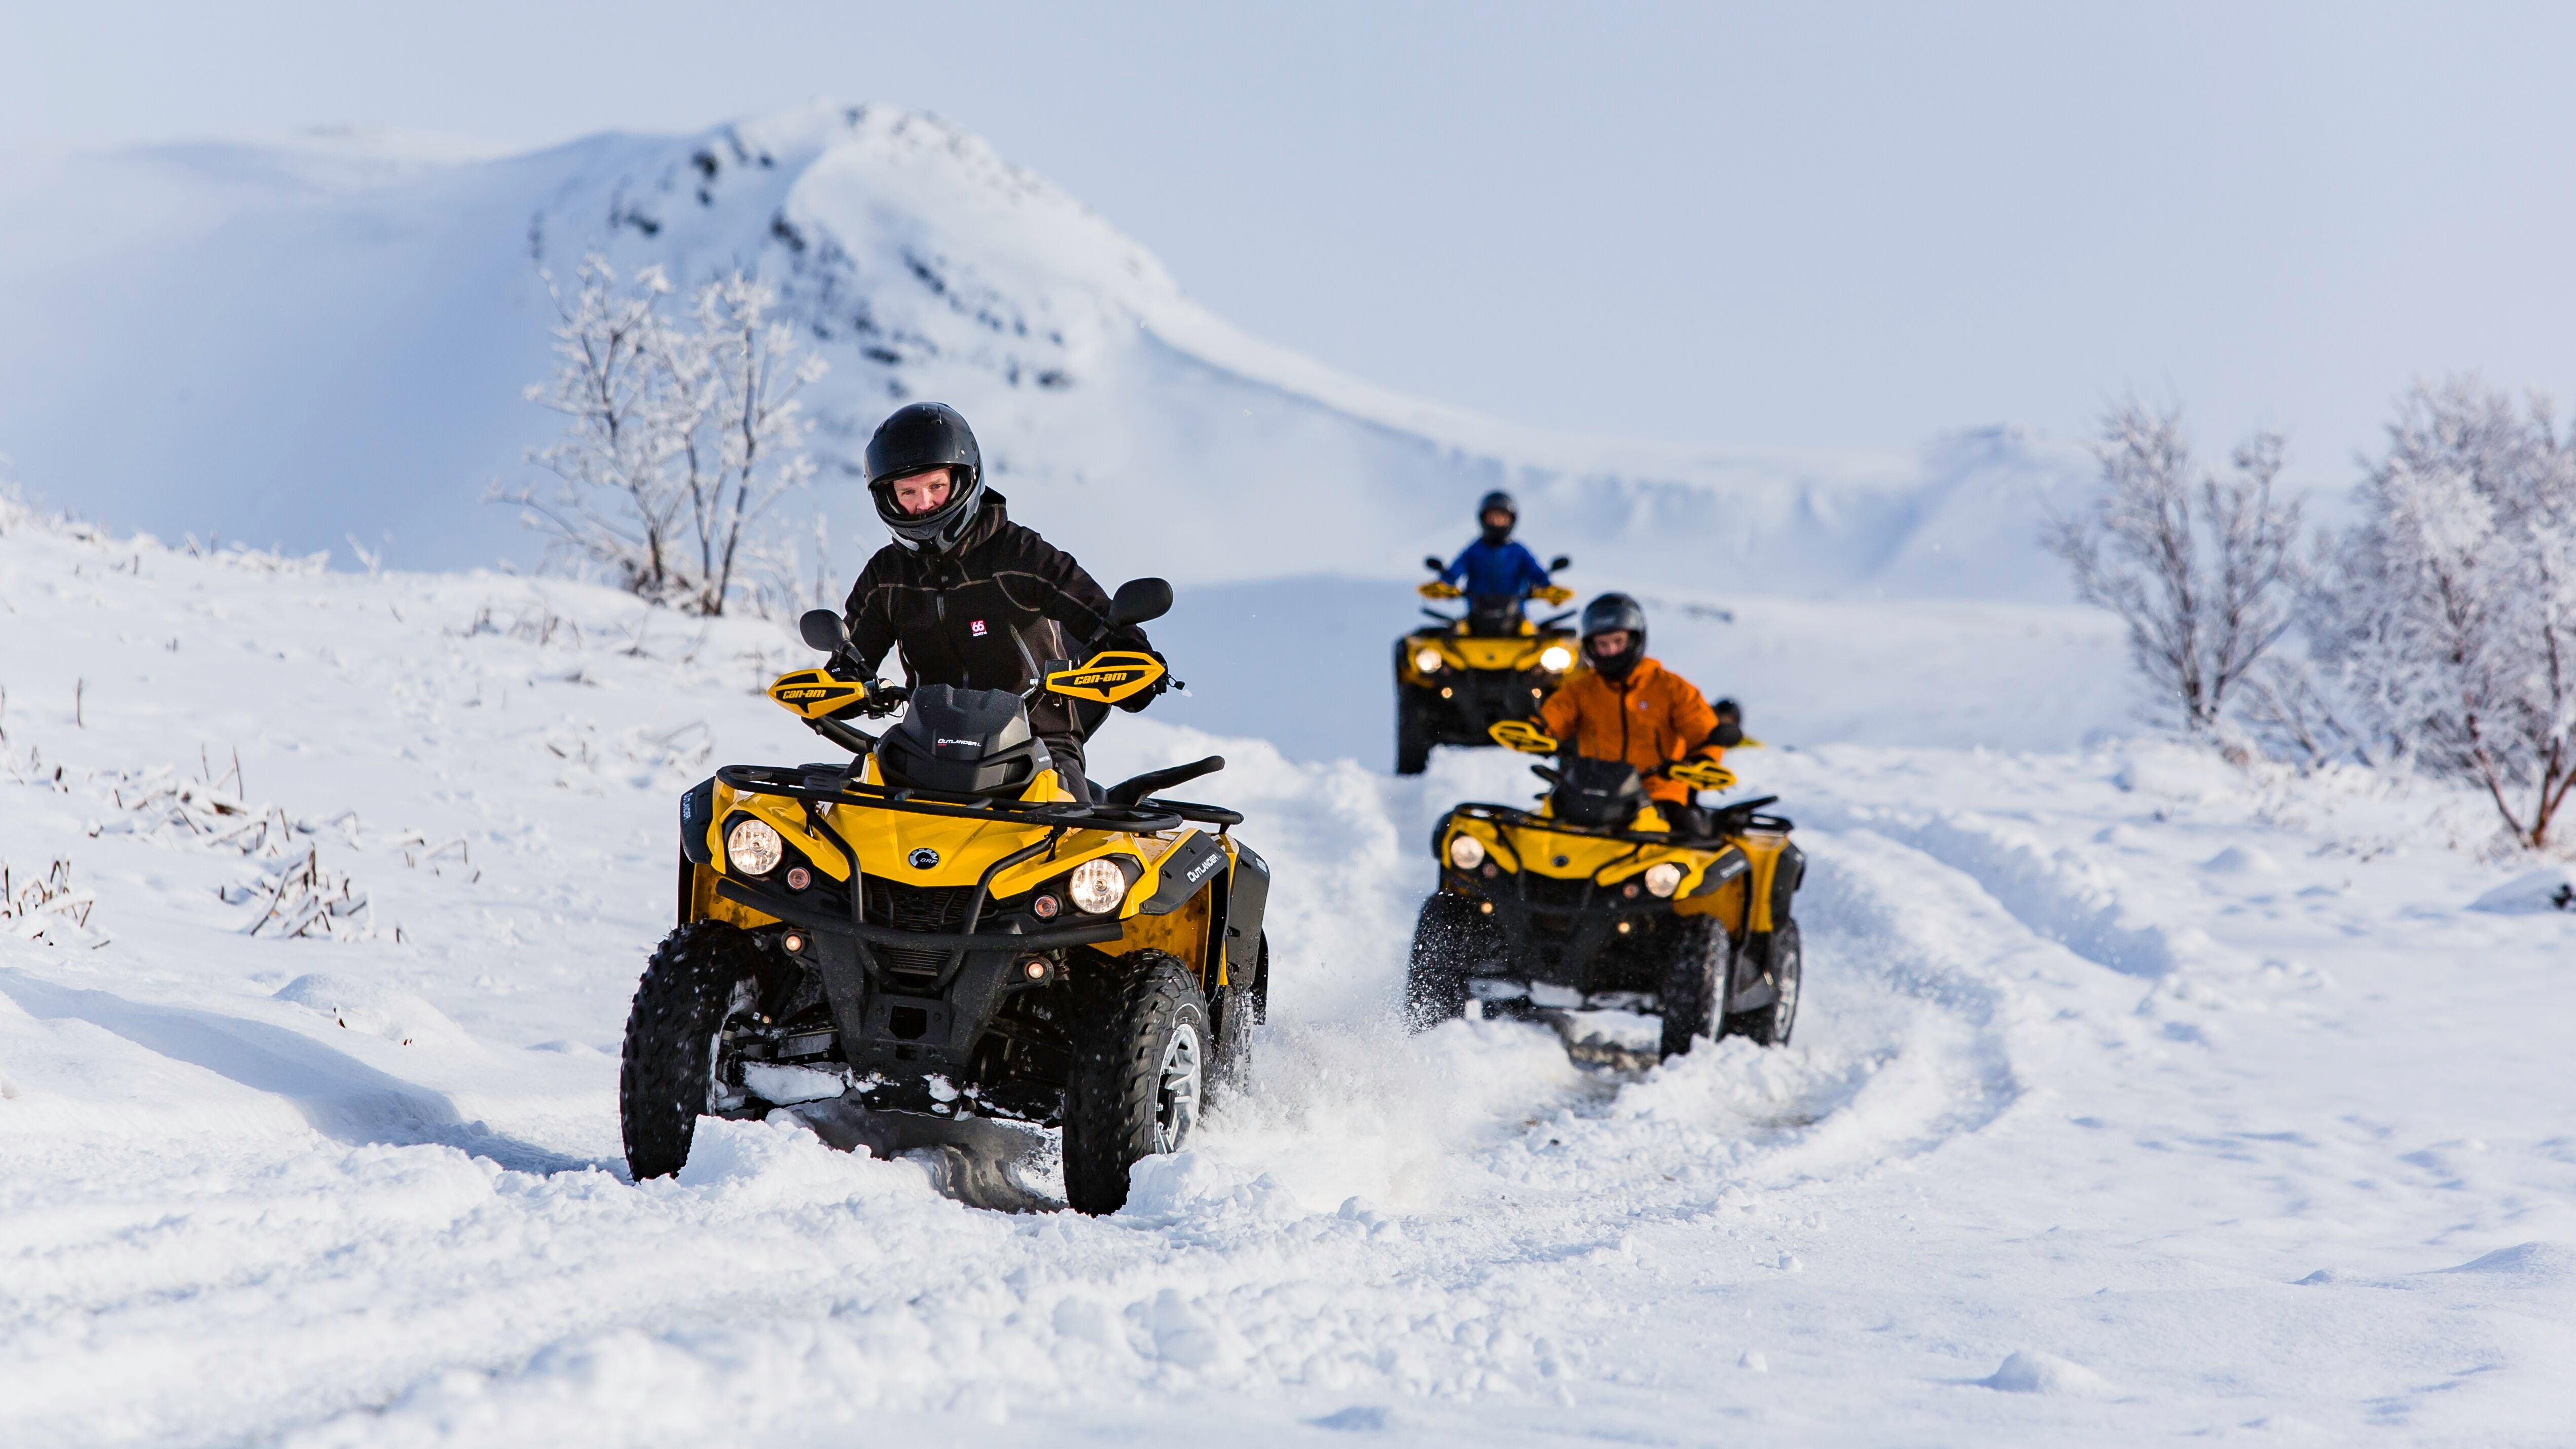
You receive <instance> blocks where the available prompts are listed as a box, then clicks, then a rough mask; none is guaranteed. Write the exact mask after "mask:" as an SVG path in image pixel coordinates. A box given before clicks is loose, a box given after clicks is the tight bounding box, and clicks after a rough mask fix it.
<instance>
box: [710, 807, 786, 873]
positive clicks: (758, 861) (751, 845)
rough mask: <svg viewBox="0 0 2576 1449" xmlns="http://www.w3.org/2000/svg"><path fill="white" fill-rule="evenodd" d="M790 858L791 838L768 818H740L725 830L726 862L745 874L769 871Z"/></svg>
mask: <svg viewBox="0 0 2576 1449" xmlns="http://www.w3.org/2000/svg"><path fill="white" fill-rule="evenodd" d="M786 858H787V842H785V841H783V840H781V839H779V838H778V832H777V831H775V830H772V829H770V828H769V825H768V823H767V822H766V821H760V820H738V821H736V822H734V827H733V829H731V830H728V831H726V832H725V864H727V865H730V866H732V867H733V868H734V869H735V870H738V871H741V872H742V873H743V874H745V875H767V874H769V873H770V872H771V871H773V870H776V869H778V862H780V861H782V860H784V859H786Z"/></svg>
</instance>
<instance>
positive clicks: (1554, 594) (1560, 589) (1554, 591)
mask: <svg viewBox="0 0 2576 1449" xmlns="http://www.w3.org/2000/svg"><path fill="white" fill-rule="evenodd" d="M1530 597H1531V598H1533V599H1544V600H1546V601H1547V602H1548V603H1551V604H1562V603H1564V602H1565V601H1566V600H1568V599H1570V598H1573V597H1574V590H1572V589H1569V588H1567V587H1566V586H1565V585H1563V584H1550V585H1548V586H1547V587H1546V588H1543V589H1532V590H1530Z"/></svg>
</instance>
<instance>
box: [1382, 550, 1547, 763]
mask: <svg viewBox="0 0 2576 1449" xmlns="http://www.w3.org/2000/svg"><path fill="white" fill-rule="evenodd" d="M1422 562H1423V563H1424V565H1426V566H1427V567H1429V568H1430V570H1431V571H1432V572H1433V573H1435V574H1436V573H1438V572H1440V570H1441V569H1442V568H1443V567H1444V565H1443V564H1442V563H1441V562H1440V560H1438V559H1436V558H1426V559H1424V560H1423V561H1422ZM1547 567H1548V571H1549V572H1550V573H1554V572H1556V571H1557V570H1559V569H1569V568H1572V567H1574V561H1573V560H1572V559H1569V558H1566V557H1564V556H1562V555H1559V556H1558V557H1557V559H1556V561H1555V562H1553V563H1550V564H1549V565H1548V566H1547ZM1415 592H1417V593H1419V594H1421V595H1422V597H1424V598H1426V599H1434V600H1439V599H1456V600H1463V601H1464V607H1463V608H1462V609H1461V610H1460V612H1458V613H1455V614H1444V613H1442V612H1440V611H1439V610H1437V609H1432V608H1425V609H1424V610H1423V611H1422V612H1423V613H1425V614H1428V615H1430V616H1431V617H1432V618H1433V619H1435V620H1437V621H1438V622H1437V623H1436V624H1435V625H1433V626H1432V627H1431V628H1428V629H1416V630H1414V631H1413V632H1412V633H1410V634H1407V635H1405V636H1404V637H1403V638H1401V639H1398V640H1396V641H1395V772H1396V773H1397V774H1399V775H1419V774H1421V773H1422V770H1423V767H1424V766H1425V765H1427V764H1429V763H1430V761H1431V747H1432V746H1433V745H1488V744H1491V743H1493V741H1492V740H1491V739H1490V738H1489V737H1488V736H1487V733H1486V732H1487V731H1489V730H1491V729H1492V728H1493V727H1494V726H1495V725H1496V724H1499V723H1501V722H1502V721H1504V720H1507V719H1521V718H1524V717H1526V716H1528V715H1531V714H1534V713H1536V712H1537V711H1538V707H1539V706H1540V705H1541V704H1543V703H1545V702H1546V700H1547V697H1548V696H1549V695H1550V694H1552V693H1554V692H1555V690H1556V687H1557V686H1558V685H1560V684H1563V683H1564V682H1565V676H1566V675H1567V673H1568V672H1570V671H1571V670H1572V669H1573V668H1574V661H1575V659H1576V657H1577V656H1578V654H1579V653H1580V646H1579V645H1578V643H1577V641H1576V639H1575V636H1574V631H1573V630H1571V629H1568V628H1566V627H1564V625H1565V621H1566V620H1568V619H1570V618H1572V617H1574V616H1573V614H1572V612H1571V611H1568V612H1567V613H1563V614H1558V615H1556V616H1555V617H1553V618H1550V619H1544V620H1540V621H1537V622H1535V623H1534V622H1532V621H1531V620H1530V618H1529V617H1528V615H1527V614H1526V613H1525V612H1524V611H1523V609H1522V605H1521V601H1520V600H1519V599H1516V598H1514V597H1512V596H1511V595H1508V594H1475V595H1468V594H1462V593H1460V592H1459V591H1458V589H1457V587H1456V586H1455V585H1453V584H1445V583H1442V582H1441V581H1439V580H1438V579H1433V580H1432V581H1431V582H1429V583H1426V584H1423V585H1422V586H1421V587H1420V588H1418V589H1417V590H1415ZM1532 597H1534V598H1538V599H1542V600H1545V601H1546V602H1547V603H1550V604H1562V603H1564V602H1566V601H1567V600H1568V599H1571V598H1573V597H1574V591H1573V590H1571V589H1566V588H1559V587H1555V586H1552V585H1551V586H1550V587H1548V588H1544V589H1540V590H1538V591H1537V592H1536V593H1535V594H1533V595H1532Z"/></svg>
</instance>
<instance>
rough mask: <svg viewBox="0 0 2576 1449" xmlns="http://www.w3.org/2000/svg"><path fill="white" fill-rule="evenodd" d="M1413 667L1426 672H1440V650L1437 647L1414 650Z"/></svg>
mask: <svg viewBox="0 0 2576 1449" xmlns="http://www.w3.org/2000/svg"><path fill="white" fill-rule="evenodd" d="M1413 667H1414V668H1416V669H1419V670H1421V671H1422V672H1423V673H1425V674H1438V673H1439V672H1440V651H1439V650H1437V649H1416V650H1414V651H1413Z"/></svg>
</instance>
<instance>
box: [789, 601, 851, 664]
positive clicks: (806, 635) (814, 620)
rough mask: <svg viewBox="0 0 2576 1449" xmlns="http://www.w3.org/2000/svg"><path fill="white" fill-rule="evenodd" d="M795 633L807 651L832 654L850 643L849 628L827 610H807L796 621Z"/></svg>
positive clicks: (836, 615) (838, 617)
mask: <svg viewBox="0 0 2576 1449" xmlns="http://www.w3.org/2000/svg"><path fill="white" fill-rule="evenodd" d="M796 633H797V635H798V637H800V638H802V639H803V640H804V641H805V647H806V648H808V649H815V650H820V651H821V652H823V653H825V654H830V653H833V652H835V651H837V650H839V649H840V648H841V646H843V645H845V644H847V643H849V642H850V626H849V625H847V624H844V623H842V622H841V616H840V615H838V614H836V613H834V612H832V611H831V610H829V609H807V610H806V611H805V613H804V616H803V617H802V618H799V619H798V620H797V621H796Z"/></svg>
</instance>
